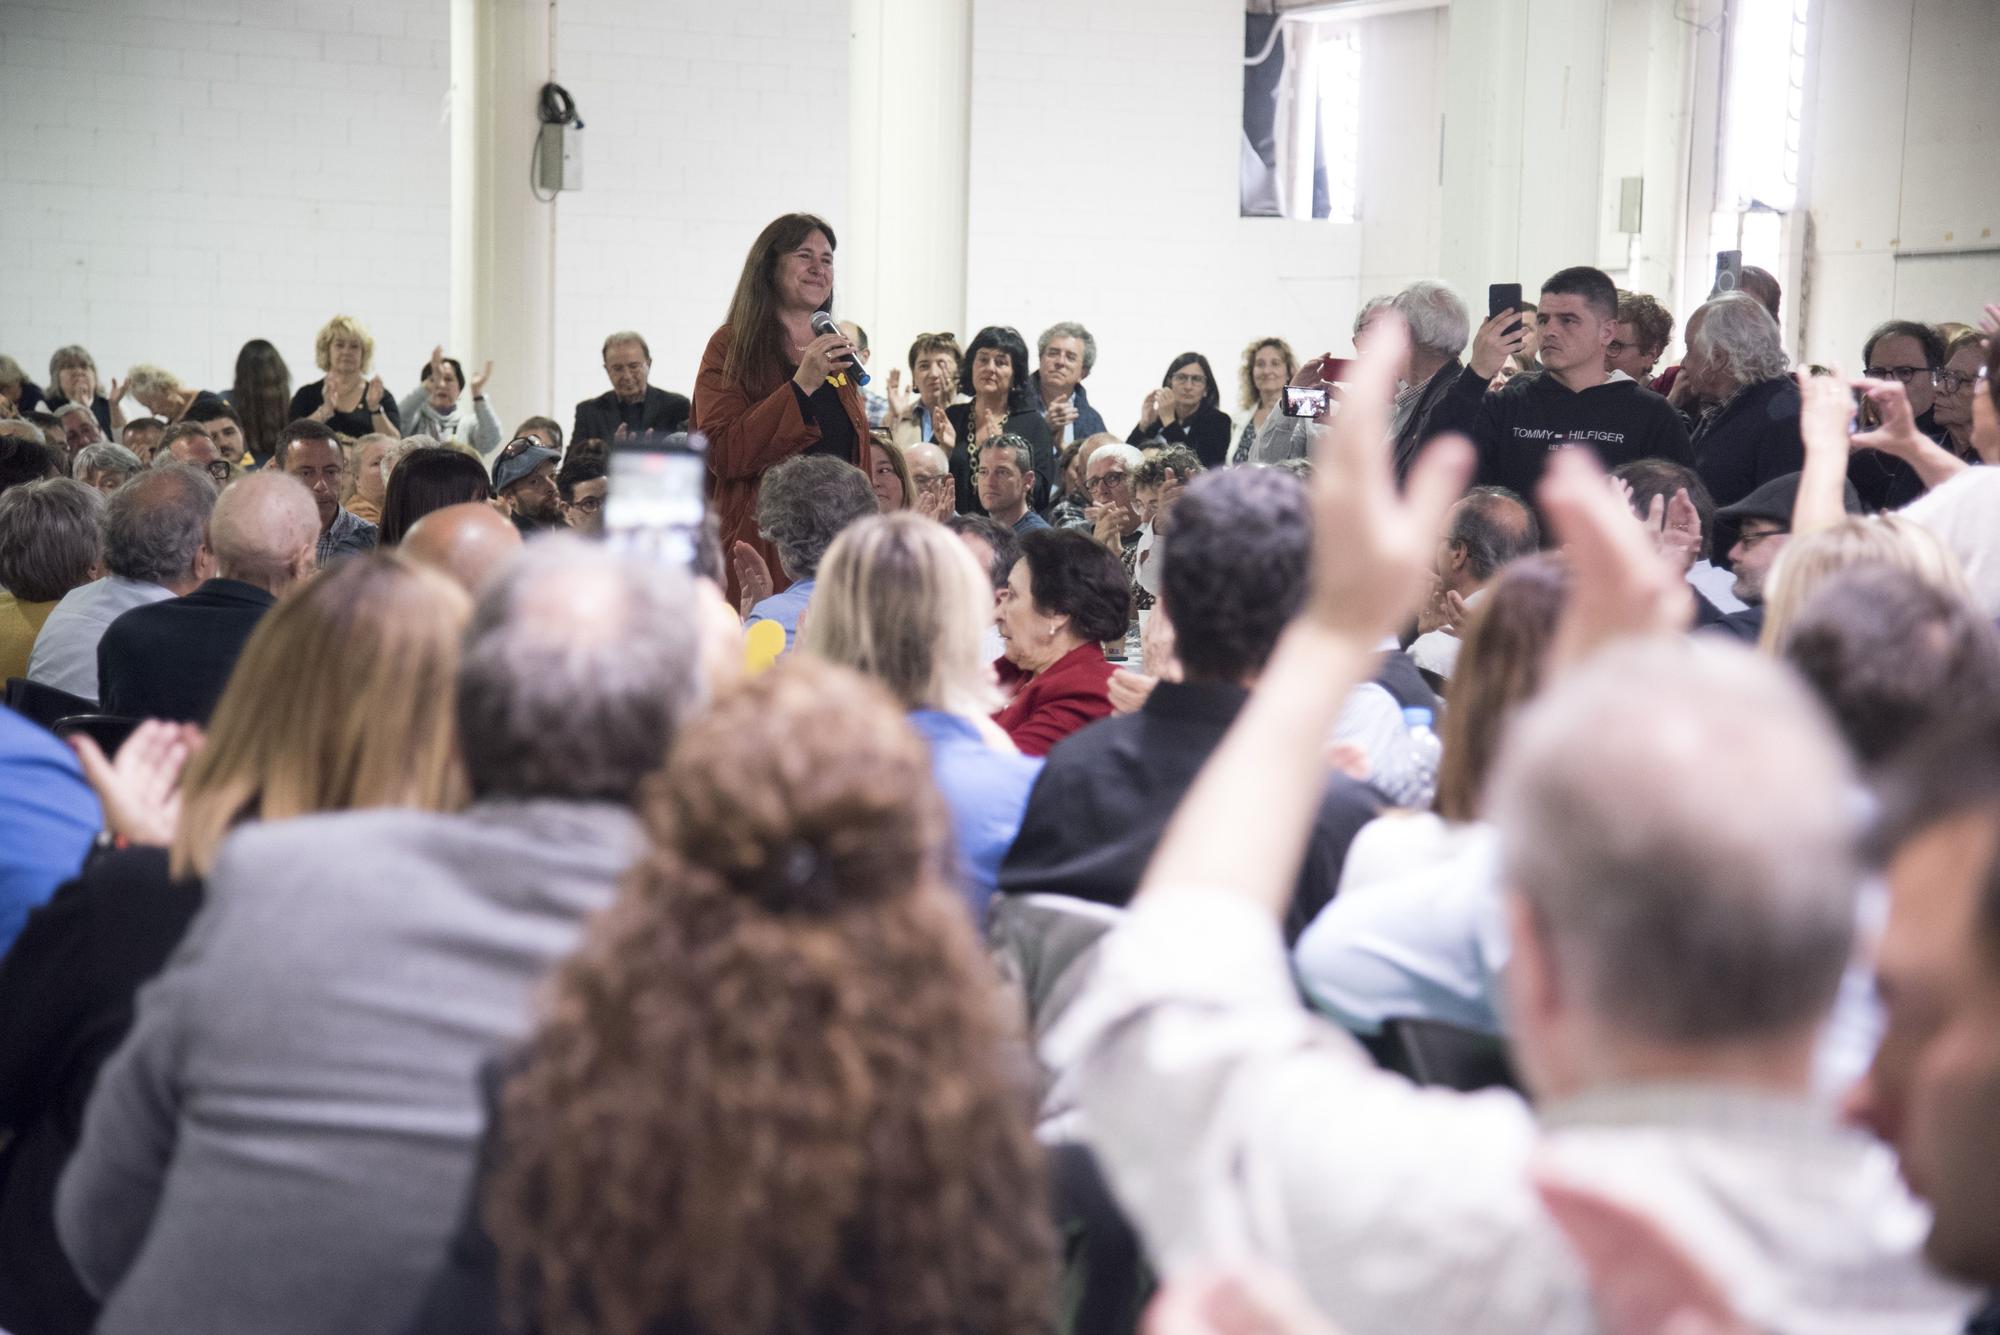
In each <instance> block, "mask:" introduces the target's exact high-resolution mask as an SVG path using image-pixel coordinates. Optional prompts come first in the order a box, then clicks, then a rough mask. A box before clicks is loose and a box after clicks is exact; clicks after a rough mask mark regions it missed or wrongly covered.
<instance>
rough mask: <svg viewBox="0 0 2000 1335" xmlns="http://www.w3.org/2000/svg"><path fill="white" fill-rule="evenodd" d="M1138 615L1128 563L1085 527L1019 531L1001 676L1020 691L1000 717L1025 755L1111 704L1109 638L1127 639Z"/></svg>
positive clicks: (1005, 603)
mask: <svg viewBox="0 0 2000 1335" xmlns="http://www.w3.org/2000/svg"><path fill="white" fill-rule="evenodd" d="M1131 616H1132V590H1131V586H1130V585H1129V584H1128V583H1127V582H1126V579H1125V567H1124V566H1122V565H1121V564H1119V561H1118V558H1117V557H1115V556H1113V555H1112V554H1111V553H1110V552H1109V551H1107V550H1105V549H1104V548H1103V547H1100V546H1098V545H1097V543H1096V542H1094V541H1092V540H1091V539H1090V537H1089V536H1088V535H1087V534H1083V533H1079V532H1076V531H1075V530H1073V529H1039V530H1037V531H1035V532H1033V533H1029V534H1026V535H1024V536H1023V537H1022V538H1021V559H1020V560H1018V561H1016V562H1015V563H1014V570H1013V573H1012V574H1010V575H1009V576H1008V577H1007V587H1006V588H1004V589H1002V590H1001V591H1000V604H999V612H998V614H997V617H996V620H997V621H998V623H999V626H1000V642H1001V645H1002V649H1001V652H1002V653H1003V654H1004V655H1005V657H1003V658H1002V659H1001V661H1000V662H999V664H998V665H997V667H998V669H999V674H1000V685H1001V686H1002V688H1004V689H1007V690H1010V691H1012V692H1013V698H1012V699H1011V700H1009V701H1008V703H1007V705H1006V706H1005V707H1004V708H1003V709H1001V710H1000V712H999V713H997V714H995V715H994V716H993V721H994V722H995V723H998V724H999V725H1000V727H1001V729H1002V730H1004V731H1005V732H1006V734H1007V735H1008V736H1009V737H1010V738H1012V739H1013V741H1014V745H1015V746H1017V747H1019V748H1020V750H1021V753H1022V754H1023V755H1030V756H1042V755H1047V754H1048V752H1049V748H1050V747H1052V746H1054V745H1055V744H1056V743H1057V742H1059V741H1061V740H1062V739H1063V738H1065V737H1067V736H1069V735H1070V734H1071V733H1073V732H1075V731H1076V730H1077V729H1078V728H1081V727H1083V726H1084V725H1085V724H1087V723H1093V722H1095V721H1096V720H1098V719H1101V718H1103V717H1105V716H1106V715H1108V714H1109V713H1110V712H1111V696H1110V682H1111V673H1112V671H1113V668H1112V666H1111V664H1110V663H1108V662H1106V661H1105V658H1104V649H1103V642H1104V641H1105V640H1118V639H1123V638H1124V636H1125V628H1126V625H1127V624H1128V623H1129V621H1130V620H1131Z"/></svg>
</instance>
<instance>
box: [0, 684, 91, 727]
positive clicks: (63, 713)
mask: <svg viewBox="0 0 2000 1335" xmlns="http://www.w3.org/2000/svg"><path fill="white" fill-rule="evenodd" d="M7 707H8V708H9V709H11V710H13V711H14V712H15V713H16V714H19V715H20V716H21V717H22V718H24V719H27V720H28V721H29V722H30V723H39V724H41V725H42V726H43V727H44V728H47V729H49V730H50V731H51V732H53V731H54V730H55V726H56V720H58V719H63V718H68V717H69V716H70V715H71V714H90V713H94V712H96V709H97V701H95V700H86V699H84V698H83V697H82V696H80V695H71V694H70V693H69V692H68V691H59V690H57V689H56V688H55V687H53V686H44V685H43V684H42V683H41V682H38V681H29V680H28V679H27V678H26V677H9V678H7Z"/></svg>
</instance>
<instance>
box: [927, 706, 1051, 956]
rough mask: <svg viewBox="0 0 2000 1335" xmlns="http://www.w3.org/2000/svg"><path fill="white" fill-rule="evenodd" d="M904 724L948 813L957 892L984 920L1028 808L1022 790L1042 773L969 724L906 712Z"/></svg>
mask: <svg viewBox="0 0 2000 1335" xmlns="http://www.w3.org/2000/svg"><path fill="white" fill-rule="evenodd" d="M910 724H911V726H912V727H914V728H915V729H916V730H917V731H918V732H919V733H921V734H922V735H923V738H924V740H925V741H926V742H928V743H929V744H930V748H931V777H932V778H934V779H936V780H937V786H938V791H939V792H941V793H943V794H944V802H945V805H946V806H947V807H949V808H950V809H951V828H952V836H953V842H954V843H955V844H956V845H957V846H958V847H957V862H958V882H959V891H960V893H962V894H963V895H964V896H965V902H966V903H967V904H968V905H969V906H970V907H971V909H972V916H973V920H974V921H975V922H979V923H984V922H985V921H986V906H987V904H988V903H990V902H991V901H992V899H993V891H994V887H995V884H996V881H997V879H998V876H999V872H1000V860H1001V859H1002V858H1004V857H1006V856H1007V850H1008V849H1009V848H1011V847H1013V844H1014V836H1015V835H1016V834H1018V833H1020V830H1021V815H1022V813H1023V812H1025V811H1026V810H1027V809H1028V790H1029V789H1031V788H1033V787H1034V786H1035V779H1036V777H1037V776H1038V775H1040V774H1041V772H1042V762H1041V760H1040V758H1038V757H1035V756H1024V755H1016V754H1010V753H1008V752H1006V751H996V750H994V749H993V747H992V746H990V745H988V744H987V742H986V740H985V739H984V738H982V737H981V736H980V735H979V729H978V728H977V727H975V726H974V725H973V723H972V721H971V720H970V719H964V718H960V717H959V716H958V715H956V714H946V713H943V712H941V711H939V710H935V709H916V710H912V711H911V712H910Z"/></svg>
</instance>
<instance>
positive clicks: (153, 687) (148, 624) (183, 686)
mask: <svg viewBox="0 0 2000 1335" xmlns="http://www.w3.org/2000/svg"><path fill="white" fill-rule="evenodd" d="M276 602H277V599H275V598H273V597H272V596H271V595H270V594H268V593H266V592H264V590H262V589H260V588H258V587H257V586H256V585H254V584H245V583H243V582H241V581H240V580H233V579H212V580H209V581H208V582H206V583H205V584H203V585H201V586H200V587H199V588H197V589H196V590H195V591H194V592H192V593H189V594H185V595H183V596H181V597H179V598H169V599H167V600H166V601H164V602H158V603H148V604H147V605H146V606H144V607H135V608H133V609H132V610H131V611H129V612H127V613H125V614H124V615H122V616H120V617H119V618H118V619H117V620H116V621H113V622H112V623H111V625H110V626H109V627H108V628H107V629H106V630H105V632H104V638H103V639H101V640H99V641H98V642H97V691H98V698H99V701H100V702H101V704H102V707H103V709H104V712H105V713H107V714H122V715H124V716H126V717H127V718H159V719H166V720H168V721H169V722H173V723H206V722H208V716H209V715H210V714H212V713H213V712H215V702H216V700H217V699H218V698H219V697H220V696H221V695H222V688H223V687H224V686H226V685H228V684H229V674H230V672H231V671H233V670H234V669H235V667H236V659H237V657H238V656H239V655H241V654H242V652H243V645H244V643H245V642H246V641H248V640H249V638H250V633H251V632H252V631H254V630H256V629H257V623H258V622H260V621H262V620H263V619H264V613H266V612H268V611H270V610H271V608H272V607H273V606H274V605H275V604H276Z"/></svg>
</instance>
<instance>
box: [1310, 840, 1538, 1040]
mask: <svg viewBox="0 0 2000 1335" xmlns="http://www.w3.org/2000/svg"><path fill="white" fill-rule="evenodd" d="M1367 833H1368V832H1367V831H1366V830H1364V831H1363V832H1362V835H1363V837H1365V836H1366V835H1367ZM1474 840H1475V842H1474V843H1473V844H1471V845H1468V846H1465V847H1464V848H1462V849H1460V850H1455V851H1453V852H1452V853H1449V854H1446V855H1445V856H1443V857H1441V858H1439V859H1437V860H1434V861H1432V862H1430V863H1428V864H1427V865H1421V866H1416V867H1412V868H1409V869H1408V870H1406V871H1405V872H1404V873H1403V874H1401V875H1398V876H1391V877H1388V878H1386V879H1381V880H1376V881H1373V882H1371V883H1368V884H1361V885H1350V884H1348V883H1347V881H1346V879H1345V878H1343V879H1342V883H1341V888H1340V893H1338V894H1337V895H1335V896H1334V897H1333V900H1332V901H1331V902H1330V903H1328V904H1327V906H1326V907H1325V908H1324V909H1321V910H1320V913H1319V916H1318V917H1316V918H1314V919H1313V920H1312V923H1311V925H1310V926H1308V927H1307V928H1306V930H1305V932H1304V933H1303V934H1301V935H1300V937H1299V941H1298V945H1297V946H1296V947H1295V949H1294V951H1293V959H1294V961H1295V962H1296V964H1297V966H1298V973H1299V980H1300V983H1301V985H1302V986H1303V987H1304V988H1305V990H1306V992H1307V993H1308V994H1309V995H1310V996H1311V997H1312V999H1313V1001H1314V1003H1315V1004H1317V1005H1319V1006H1320V1007H1322V1008H1323V1009H1325V1010H1326V1011H1327V1012H1328V1013H1329V1014H1331V1015H1332V1016H1333V1017H1334V1018H1335V1019H1337V1020H1339V1021H1340V1022H1341V1023H1342V1024H1344V1025H1346V1026H1347V1027H1348V1028H1349V1029H1352V1030H1354V1031H1356V1032H1357V1033H1364V1034H1372V1033H1375V1032H1376V1031H1378V1030H1379V1029H1380V1028H1381V1027H1382V1022H1383V1021H1384V1020H1394V1019H1425V1020H1442V1021H1444V1022H1445V1023H1447V1024H1454V1025H1457V1026H1458V1027H1460V1028H1461V1029H1474V1030H1478V1031H1480V1032H1483V1033H1499V1032H1500V1029H1501V1024H1500V998H1499V996H1498V994H1497V993H1498V981H1499V972H1500V968H1501V967H1502V966H1503V965H1504V963H1505V958H1504V951H1505V932H1504V924H1502V922H1501V915H1500V911H1499V887H1498V883H1497V880H1496V878H1495V872H1494V865H1493V861H1492V857H1491V838H1490V835H1479V836H1474ZM1358 842H1359V840H1357V843H1358ZM1496 933H1497V937H1496ZM1496 944H1498V946H1499V948H1500V949H1501V951H1502V957H1501V958H1500V959H1498V960H1496V959H1494V958H1492V951H1493V948H1494V946H1495V945H1496Z"/></svg>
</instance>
